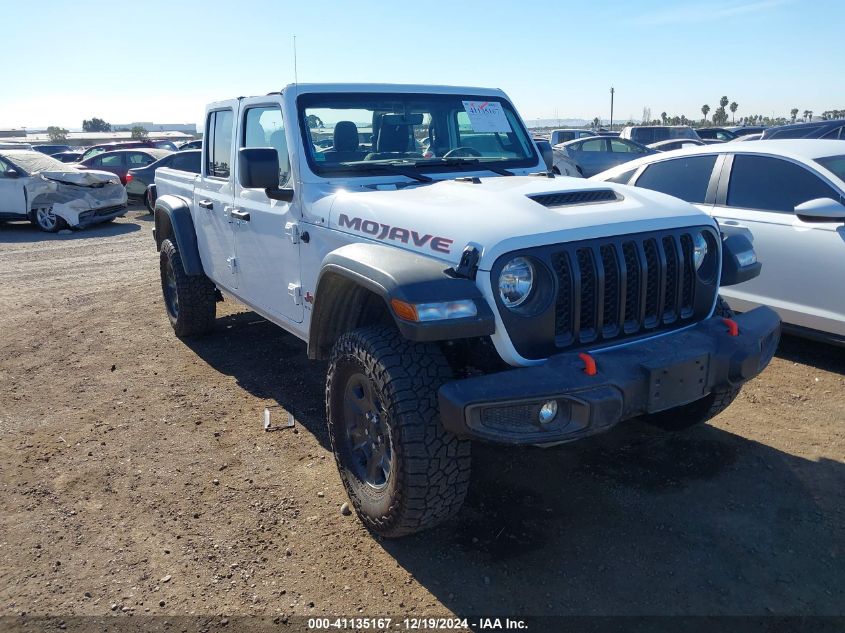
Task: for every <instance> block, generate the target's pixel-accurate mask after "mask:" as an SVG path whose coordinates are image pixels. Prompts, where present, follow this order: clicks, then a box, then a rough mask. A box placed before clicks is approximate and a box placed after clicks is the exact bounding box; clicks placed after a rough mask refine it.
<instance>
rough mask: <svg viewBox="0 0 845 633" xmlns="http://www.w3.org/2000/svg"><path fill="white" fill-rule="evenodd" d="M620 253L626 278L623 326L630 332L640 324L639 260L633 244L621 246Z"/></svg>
mask: <svg viewBox="0 0 845 633" xmlns="http://www.w3.org/2000/svg"><path fill="white" fill-rule="evenodd" d="M622 252H623V253H624V254H625V272H626V274H627V277H628V285H627V288H626V289H625V323H624V325H625V330H626V331H632V328H633V329H634V330H636V329H638V328H639V324H640V294H641V293H640V276H641V272H640V259H639V256H638V255H637V245H636V244H635V243H634V242H625V243H624V244H623V245H622Z"/></svg>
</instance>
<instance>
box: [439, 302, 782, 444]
mask: <svg viewBox="0 0 845 633" xmlns="http://www.w3.org/2000/svg"><path fill="white" fill-rule="evenodd" d="M734 321H735V322H736V323H737V324H738V325H739V334H738V335H737V336H731V335H730V333H729V332H728V327H727V326H726V324H725V323H724V321H723V320H722V319H721V318H719V317H712V318H710V319H707V320H705V321H702V322H700V323H698V324H696V325H694V326H692V327H690V328H686V329H684V330H679V331H677V332H673V333H669V334H665V335H662V336H656V337H654V338H652V339H648V340H645V341H640V342H637V343H632V344H631V345H628V346H625V347H618V348H613V349H608V350H606V351H596V352H595V353H593V355H592V357H593V358H594V359H595V362H596V367H597V372H596V374H595V375H592V376H590V375H587V374H586V373H585V371H584V367H585V363H584V361H583V360H582V359H581V358H579V356H578V354H577V353H566V354H559V355H557V356H552V357H550V358H549V359H548V360H547V361H546V362H545V363H544V364H542V365H537V366H533V367H523V368H520V369H512V370H508V371H505V372H501V373H497V374H489V375H485V376H477V377H473V378H466V379H463V380H456V381H453V382H449V383H446V384H445V385H443V386H442V387H441V388H440V391H439V394H438V395H439V400H440V417H441V420H442V422H443V426H444V427H445V428H446V429H447V430H448V431H450V432H452V433H455V434H457V435H461V436H464V437H472V438H476V439H482V440H488V441H492V442H499V443H504V444H544V443H550V442H570V441H573V440H577V439H579V438H582V437H585V436H587V435H593V434H595V433H600V432H602V431H606V430H608V429H609V428H611V427H612V426H614V425H616V424H617V423H619V422H621V421H622V420H627V419H629V418H633V417H636V416H639V415H643V414H647V413H656V412H658V411H664V410H666V409H671V408H674V407H678V406H681V405H684V404H688V403H690V402H693V401H695V400H698V399H700V398H702V397H704V396H706V395H707V394H709V393H711V392H712V391H713V390H716V389H725V388H730V387H736V386H738V385H741V384H742V383H744V382H746V381H748V380H750V379H751V378H753V377H755V376H756V375H757V374H759V373H760V372H761V371H763V369H764V368H765V367H766V366H767V365H768V364H769V361H770V360H771V359H772V356H773V355H774V353H775V349H776V348H777V344H778V341H779V340H780V318H779V317H778V315H777V314H776V313H775V312H774V311H773V310H771V309H770V308H765V307H763V308H757V309H755V310H752V311H750V312H747V313H745V314H742V315H739V316H736V317H735V318H734ZM549 400H555V401H557V405H558V414H557V417H556V418H555V419H554V420H553V421H551V422H550V423H548V424H545V425H541V424H540V423H539V422H538V421H537V413H538V411H539V409H540V407H541V406H542V404H543V403H544V402H546V401H549Z"/></svg>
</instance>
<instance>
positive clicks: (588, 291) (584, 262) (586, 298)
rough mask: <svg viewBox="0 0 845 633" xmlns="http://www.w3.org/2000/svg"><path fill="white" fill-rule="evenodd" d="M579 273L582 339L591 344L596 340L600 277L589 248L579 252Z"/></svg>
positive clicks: (580, 249) (583, 341)
mask: <svg viewBox="0 0 845 633" xmlns="http://www.w3.org/2000/svg"><path fill="white" fill-rule="evenodd" d="M577 257H578V272H579V273H580V275H581V315H580V319H579V325H580V339H581V342H582V343H589V342H590V341H593V340H595V338H596V330H597V323H596V298H597V296H598V288H597V287H596V286H597V284H598V277H597V275H596V264H595V262H594V261H593V252H592V250H591V249H589V248H579V249H578V251H577Z"/></svg>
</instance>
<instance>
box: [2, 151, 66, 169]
mask: <svg viewBox="0 0 845 633" xmlns="http://www.w3.org/2000/svg"><path fill="white" fill-rule="evenodd" d="M5 156H6V158H7V159H8V160H9V161H10V162H12V163H14V164H15V165H17V166H18V167H20V168H21V169H23V170H24V171H25V172H26V173H27V174H30V175H31V174H37V173H38V172H40V171H51V170H55V169H58V170H60V171H68V166H67V165H65V164H64V163H63V162H61V161H58V160H56V159H55V158H53V157H52V156H47V155H46V154H42V153H41V152H35V151H32V152H14V153H11V152H10V153H9V154H6V155H5Z"/></svg>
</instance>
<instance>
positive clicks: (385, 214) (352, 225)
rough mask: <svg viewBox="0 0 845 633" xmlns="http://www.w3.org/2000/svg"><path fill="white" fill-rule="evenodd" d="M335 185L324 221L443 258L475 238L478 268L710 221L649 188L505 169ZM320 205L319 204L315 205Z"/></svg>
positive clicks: (455, 257) (455, 255)
mask: <svg viewBox="0 0 845 633" xmlns="http://www.w3.org/2000/svg"><path fill="white" fill-rule="evenodd" d="M379 189H380V190H378V191H374V190H368V189H364V190H355V191H340V192H338V193H336V194H334V195H333V196H332V197H333V198H334V200H333V202H332V203H331V211H330V217H329V225H330V226H331V227H332V228H334V229H337V230H340V231H344V232H348V233H352V234H354V235H356V236H357V237H358V238H360V237H364V238H370V239H374V240H376V241H383V242H385V243H387V244H391V245H394V246H397V247H401V248H406V249H409V250H413V251H416V252H420V253H423V254H425V255H428V256H430V257H438V258H440V259H442V260H444V261H447V262H449V263H451V264H456V263H458V261H459V260H460V257H461V252H462V251H463V249H464V247H465V246H466V245H467V244H469V243H472V244H475V245H476V246H477V247H478V248H479V250H480V251H481V253H482V257H481V261H480V268H481V269H482V270H489V269H490V267H491V266H492V264H493V262H494V261H495V259H496V258H497V257H499V256H500V255H502V254H504V253H506V252H508V251H511V250H515V249H518V248H531V247H533V246H541V245H544V244H554V243H562V242H573V241H578V240H583V239H591V238H595V237H605V236H611V235H624V234H629V233H641V232H644V231H653V230H660V229H667V228H677V227H684V226H702V225H709V226H714V222H713V220H712V219H710V218H709V217H708V216H707V215H706V214H704V213H702V212H701V211H699V210H697V209H696V208H695V207H693V206H692V205H690V204H688V203H686V202H683V201H681V200H678V199H676V198H672V197H670V196H666V195H663V194H660V193H656V192H653V191H648V190H645V189H635V188H633V187H626V186H623V185H616V184H614V183H604V182H602V183H598V182H591V181H586V180H583V179H576V178H565V177H558V178H554V179H552V178H546V177H543V176H512V177H507V176H506V177H502V176H498V177H492V178H482V179H481V182H480V183H478V184H476V183H473V182H469V181H463V182H461V181H455V180H443V181H438V182H434V183H427V184H420V185H418V186H417V185H412V186H408V187H405V188H403V189H395V185H382V186H380V187H379ZM596 189H612V190H614V191H616V192H618V193H619V194H620V196H621V198H622V199H621V200H618V201H616V202H603V203H592V204H574V205H568V206H560V207H552V208H549V207H546V206H543V205H542V204H540V203H538V202H535V201H534V200H532V199H531V198H529V197H528V196H533V195H538V194H547V193H565V192H570V191H582V190H596ZM320 206H322V204H320Z"/></svg>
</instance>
